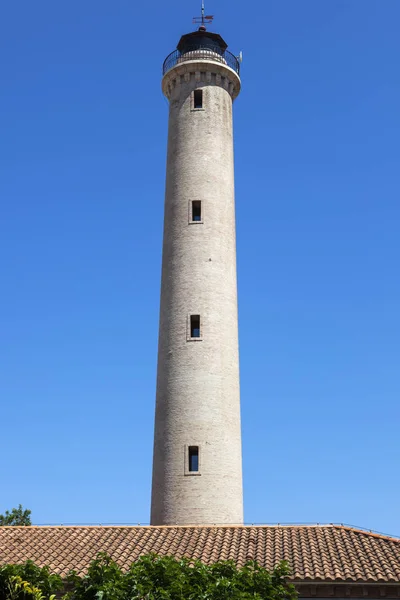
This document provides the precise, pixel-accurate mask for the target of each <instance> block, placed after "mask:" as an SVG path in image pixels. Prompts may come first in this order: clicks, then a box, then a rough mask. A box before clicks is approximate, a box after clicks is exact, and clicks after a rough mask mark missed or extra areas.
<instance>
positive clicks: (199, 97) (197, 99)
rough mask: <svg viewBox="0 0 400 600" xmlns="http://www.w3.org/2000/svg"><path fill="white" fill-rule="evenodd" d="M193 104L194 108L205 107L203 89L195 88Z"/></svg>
mask: <svg viewBox="0 0 400 600" xmlns="http://www.w3.org/2000/svg"><path fill="white" fill-rule="evenodd" d="M193 106H194V108H203V90H194V92H193Z"/></svg>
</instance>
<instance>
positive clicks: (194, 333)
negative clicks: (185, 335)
mask: <svg viewBox="0 0 400 600" xmlns="http://www.w3.org/2000/svg"><path fill="white" fill-rule="evenodd" d="M190 337H192V338H199V337H200V315H191V316H190Z"/></svg>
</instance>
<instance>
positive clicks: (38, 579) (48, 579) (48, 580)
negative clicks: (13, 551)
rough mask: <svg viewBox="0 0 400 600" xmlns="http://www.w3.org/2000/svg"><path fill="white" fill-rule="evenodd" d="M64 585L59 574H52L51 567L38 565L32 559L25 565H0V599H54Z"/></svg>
mask: <svg viewBox="0 0 400 600" xmlns="http://www.w3.org/2000/svg"><path fill="white" fill-rule="evenodd" d="M63 587H64V582H63V580H62V579H61V577H60V576H59V575H54V574H51V573H50V569H49V567H38V566H37V565H35V564H34V563H33V562H32V561H31V560H28V561H27V562H26V563H24V564H23V565H5V566H3V567H0V600H32V599H35V600H43V599H46V600H47V599H50V600H52V598H53V597H54V594H55V593H56V592H57V591H59V590H61V589H63Z"/></svg>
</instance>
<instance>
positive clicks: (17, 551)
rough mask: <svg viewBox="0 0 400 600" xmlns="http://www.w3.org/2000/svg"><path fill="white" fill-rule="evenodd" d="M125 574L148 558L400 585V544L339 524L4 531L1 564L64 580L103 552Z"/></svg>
mask: <svg viewBox="0 0 400 600" xmlns="http://www.w3.org/2000/svg"><path fill="white" fill-rule="evenodd" d="M100 551H104V552H107V553H108V554H109V555H110V556H111V557H112V558H113V559H114V560H115V561H117V562H118V563H119V564H120V566H121V567H122V568H128V566H129V565H130V564H131V563H132V562H133V561H134V560H136V559H137V558H138V557H139V556H140V555H143V554H148V553H150V552H155V553H157V554H160V555H167V554H170V555H171V554H172V555H174V556H176V557H182V556H188V557H192V558H198V559H200V560H202V561H203V562H205V563H212V562H215V561H217V560H226V559H232V560H234V561H235V562H236V563H237V564H238V565H243V564H244V563H245V562H246V561H247V560H250V559H255V560H257V561H258V562H259V563H260V564H261V565H263V566H265V567H267V568H268V569H272V568H273V567H274V565H276V563H278V562H279V561H280V560H282V559H284V560H287V561H288V562H289V564H290V567H291V570H292V577H291V579H292V580H293V581H297V582H310V581H324V582H337V583H343V582H348V583H350V582H356V583H357V582H358V583H400V540H399V539H397V538H389V537H385V536H382V535H377V534H372V533H368V532H365V531H360V530H357V529H352V528H349V527H344V526H338V525H315V526H300V525H297V526H243V527H241V526H236V527H233V526H221V527H219V526H197V527H195V526H193V527H189V526H179V527H178V526H177V527H140V526H139V527H119V526H113V527H110V526H103V527H101V526H96V527H75V526H74V527H65V526H60V527H0V563H2V564H4V563H21V562H24V561H25V560H27V559H32V560H33V561H34V562H35V563H37V564H38V565H49V566H50V568H51V570H52V571H53V572H56V573H59V574H60V575H62V576H64V575H66V574H67V573H68V571H69V570H70V569H75V570H76V571H77V572H78V573H80V574H83V573H84V572H85V571H86V569H87V567H88V564H89V563H90V561H91V560H92V559H93V558H94V557H95V556H96V554H97V552H100Z"/></svg>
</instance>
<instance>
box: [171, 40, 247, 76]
mask: <svg viewBox="0 0 400 600" xmlns="http://www.w3.org/2000/svg"><path fill="white" fill-rule="evenodd" d="M187 60H211V61H213V62H218V63H222V64H223V65H226V66H228V67H230V68H231V69H233V70H234V71H235V72H236V73H237V74H238V75H239V73H240V63H239V60H238V58H237V57H236V56H235V55H234V54H232V52H229V51H228V50H225V52H221V48H219V47H217V46H215V47H208V48H201V47H200V48H199V47H198V46H193V47H189V48H186V49H185V52H184V53H182V52H180V51H179V50H174V51H173V52H171V54H168V56H167V58H166V59H165V60H164V64H163V75H165V73H166V72H167V71H169V70H170V69H172V67H175V65H178V64H180V63H182V62H185V61H187Z"/></svg>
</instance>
